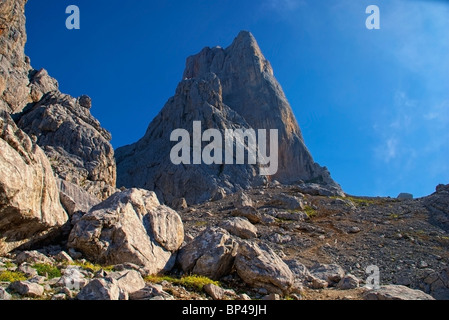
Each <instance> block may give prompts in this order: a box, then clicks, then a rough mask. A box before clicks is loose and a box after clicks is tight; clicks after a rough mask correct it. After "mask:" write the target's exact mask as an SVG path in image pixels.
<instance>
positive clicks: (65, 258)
mask: <svg viewBox="0 0 449 320" xmlns="http://www.w3.org/2000/svg"><path fill="white" fill-rule="evenodd" d="M54 259H55V260H56V261H58V262H62V263H70V262H73V259H72V257H71V256H70V255H69V254H68V253H67V252H65V251H61V252H59V253H58V254H57V255H56V256H54Z"/></svg>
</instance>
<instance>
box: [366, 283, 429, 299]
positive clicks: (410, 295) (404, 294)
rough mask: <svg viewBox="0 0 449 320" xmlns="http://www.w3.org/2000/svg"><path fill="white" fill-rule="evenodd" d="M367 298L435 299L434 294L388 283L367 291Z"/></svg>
mask: <svg viewBox="0 0 449 320" xmlns="http://www.w3.org/2000/svg"><path fill="white" fill-rule="evenodd" d="M363 297H364V299H365V300H435V299H434V298H433V297H432V296H430V295H428V294H426V293H424V292H422V291H420V290H414V289H410V288H408V287H405V286H398V285H388V286H383V287H381V288H379V289H374V290H370V291H368V292H366V293H365V294H364V295H363Z"/></svg>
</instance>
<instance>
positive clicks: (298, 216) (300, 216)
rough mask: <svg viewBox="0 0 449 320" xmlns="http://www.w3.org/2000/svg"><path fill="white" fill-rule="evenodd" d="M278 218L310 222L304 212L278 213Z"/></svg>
mask: <svg viewBox="0 0 449 320" xmlns="http://www.w3.org/2000/svg"><path fill="white" fill-rule="evenodd" d="M276 218H278V219H283V220H289V221H305V220H309V216H308V215H307V214H306V213H305V212H302V211H299V212H286V211H277V213H276Z"/></svg>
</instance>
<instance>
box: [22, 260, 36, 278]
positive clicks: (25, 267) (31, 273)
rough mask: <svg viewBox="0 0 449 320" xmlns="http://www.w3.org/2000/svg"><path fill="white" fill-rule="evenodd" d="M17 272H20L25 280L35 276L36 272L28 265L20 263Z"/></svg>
mask: <svg viewBox="0 0 449 320" xmlns="http://www.w3.org/2000/svg"><path fill="white" fill-rule="evenodd" d="M18 271H20V272H22V273H23V274H24V275H25V276H26V277H27V278H32V277H35V276H37V271H36V269H34V268H32V267H31V266H30V265H29V264H27V263H22V264H21V265H20V266H19V268H18Z"/></svg>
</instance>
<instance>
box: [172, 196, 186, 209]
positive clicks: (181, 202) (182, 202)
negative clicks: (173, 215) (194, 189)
mask: <svg viewBox="0 0 449 320" xmlns="http://www.w3.org/2000/svg"><path fill="white" fill-rule="evenodd" d="M172 207H173V208H174V209H175V210H184V209H187V208H188V205H187V201H186V199H184V198H181V199H176V200H175V201H173V202H172Z"/></svg>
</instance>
